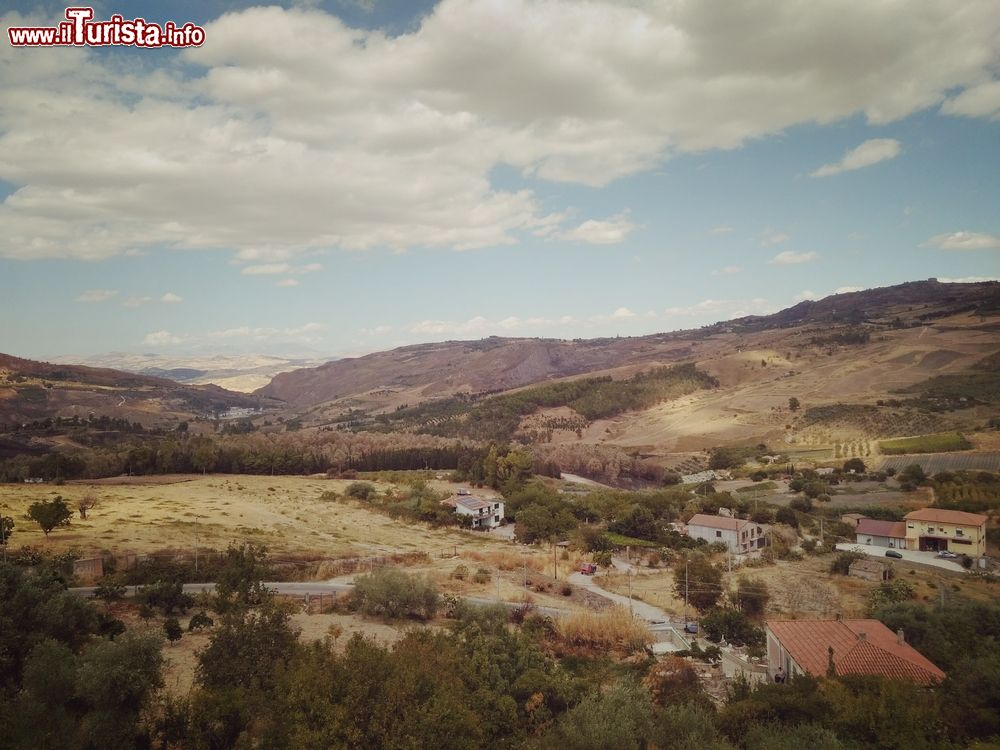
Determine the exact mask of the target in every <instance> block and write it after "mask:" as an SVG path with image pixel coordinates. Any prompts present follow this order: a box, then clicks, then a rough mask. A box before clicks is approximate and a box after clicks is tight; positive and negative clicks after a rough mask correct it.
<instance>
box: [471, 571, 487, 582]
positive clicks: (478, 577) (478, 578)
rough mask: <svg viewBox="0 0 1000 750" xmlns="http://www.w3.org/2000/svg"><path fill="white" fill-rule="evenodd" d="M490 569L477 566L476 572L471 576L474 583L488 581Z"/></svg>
mask: <svg viewBox="0 0 1000 750" xmlns="http://www.w3.org/2000/svg"><path fill="white" fill-rule="evenodd" d="M490 578H491V576H490V571H489V568H479V569H478V570H477V571H476V574H475V575H474V576H472V580H473V582H474V583H489V582H490Z"/></svg>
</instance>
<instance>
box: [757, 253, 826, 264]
mask: <svg viewBox="0 0 1000 750" xmlns="http://www.w3.org/2000/svg"><path fill="white" fill-rule="evenodd" d="M817 258H819V253H814V252H812V251H810V252H807V253H797V252H795V251H794V250H785V251H784V252H780V253H778V254H777V255H775V256H774V257H773V258H771V260H770V261H769V262H770V263H774V264H775V265H779V266H788V265H795V264H797V263H809V262H810V261H813V260H816V259H817Z"/></svg>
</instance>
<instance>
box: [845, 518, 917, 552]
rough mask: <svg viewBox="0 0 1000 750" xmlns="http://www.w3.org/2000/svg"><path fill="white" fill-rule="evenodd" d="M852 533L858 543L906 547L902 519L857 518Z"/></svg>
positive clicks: (895, 547) (894, 547)
mask: <svg viewBox="0 0 1000 750" xmlns="http://www.w3.org/2000/svg"><path fill="white" fill-rule="evenodd" d="M854 533H855V535H856V541H857V543H858V544H873V545H875V546H876V547H891V548H893V549H906V524H905V523H903V522H902V521H879V520H877V519H875V518H859V519H858V525H857V527H856V528H855V529H854Z"/></svg>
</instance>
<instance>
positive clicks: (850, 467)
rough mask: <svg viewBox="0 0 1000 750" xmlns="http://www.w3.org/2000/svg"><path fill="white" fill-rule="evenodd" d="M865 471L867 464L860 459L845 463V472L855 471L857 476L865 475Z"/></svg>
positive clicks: (851, 459) (852, 459)
mask: <svg viewBox="0 0 1000 750" xmlns="http://www.w3.org/2000/svg"><path fill="white" fill-rule="evenodd" d="M865 470H866V468H865V462H864V461H862V460H861V459H860V458H849V459H848V460H846V461H844V471H853V472H854V473H855V474H864V473H865Z"/></svg>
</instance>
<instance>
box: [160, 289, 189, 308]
mask: <svg viewBox="0 0 1000 750" xmlns="http://www.w3.org/2000/svg"><path fill="white" fill-rule="evenodd" d="M183 301H184V298H183V297H181V296H180V295H179V294H174V293H173V292H166V293H165V294H164V295H163V296H162V297H160V302H165V303H166V304H168V305H176V304H179V303H181V302H183Z"/></svg>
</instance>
